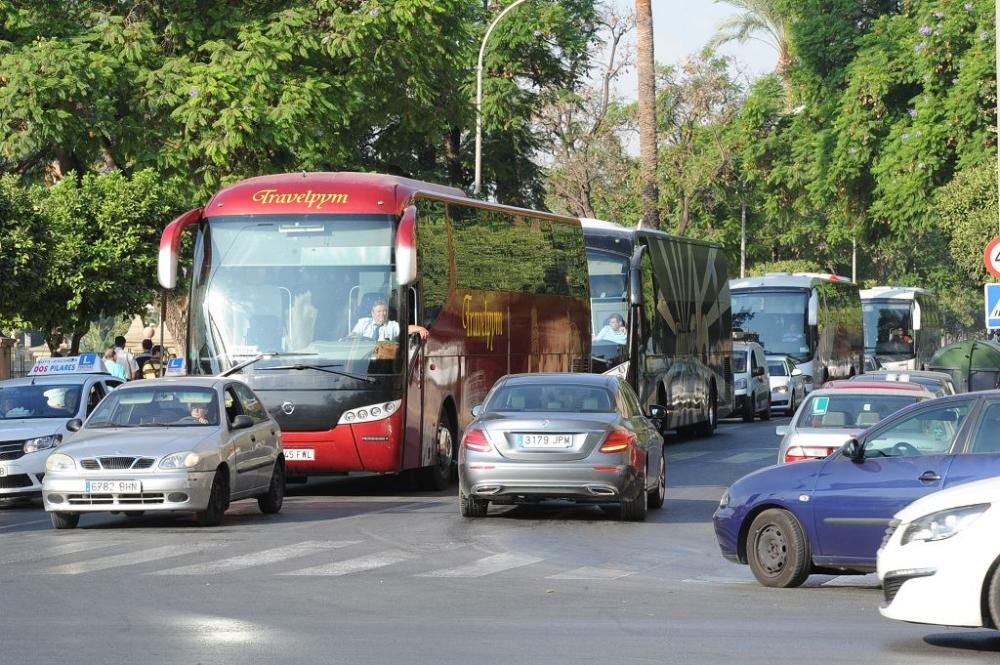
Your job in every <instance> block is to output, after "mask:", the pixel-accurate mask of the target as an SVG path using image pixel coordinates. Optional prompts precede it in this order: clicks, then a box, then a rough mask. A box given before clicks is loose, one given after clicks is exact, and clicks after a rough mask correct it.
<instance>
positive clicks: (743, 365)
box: [733, 351, 747, 374]
mask: <svg viewBox="0 0 1000 665" xmlns="http://www.w3.org/2000/svg"><path fill="white" fill-rule="evenodd" d="M746 371H747V352H746V351H733V373H734V374H742V373H743V372H746Z"/></svg>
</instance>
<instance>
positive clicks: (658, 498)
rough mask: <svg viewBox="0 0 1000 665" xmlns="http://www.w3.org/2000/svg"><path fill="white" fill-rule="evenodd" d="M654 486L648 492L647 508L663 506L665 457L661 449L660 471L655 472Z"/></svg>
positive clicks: (665, 472)
mask: <svg viewBox="0 0 1000 665" xmlns="http://www.w3.org/2000/svg"><path fill="white" fill-rule="evenodd" d="M656 476H657V478H656V487H655V488H654V489H653V490H652V491H651V492H650V493H649V497H648V498H647V499H646V505H647V506H648V507H649V508H653V509H659V508H662V507H663V500H664V499H666V498H667V459H666V456H665V455H664V454H663V451H662V449H661V453H660V472H659V473H658V474H656Z"/></svg>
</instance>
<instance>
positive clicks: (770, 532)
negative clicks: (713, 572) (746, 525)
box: [746, 508, 811, 589]
mask: <svg viewBox="0 0 1000 665" xmlns="http://www.w3.org/2000/svg"><path fill="white" fill-rule="evenodd" d="M746 548H747V560H748V561H749V563H750V570H751V572H753V576H754V577H756V578H757V581H758V582H760V583H761V584H763V585H764V586H769V587H779V588H783V589H787V588H791V587H797V586H799V585H801V584H802V583H803V582H805V581H806V578H807V577H809V570H810V567H811V556H810V554H809V541H808V540H806V537H805V534H804V533H803V532H802V526H801V525H800V524H799V521H798V520H797V519H795V516H794V515H792V514H791V513H789V512H788V511H787V510H780V509H777V508H772V509H770V510H765V511H764V512H762V513H761V514H760V515H758V516H757V517H756V518H755V519H754V521H753V523H752V524H751V525H750V532H749V533H748V534H747V542H746Z"/></svg>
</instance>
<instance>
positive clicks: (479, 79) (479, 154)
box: [472, 0, 528, 196]
mask: <svg viewBox="0 0 1000 665" xmlns="http://www.w3.org/2000/svg"><path fill="white" fill-rule="evenodd" d="M527 1H528V0H517V1H516V2H514V3H513V4H511V5H510V6H509V7H507V8H506V9H504V10H503V11H502V12H500V15H499V16H497V17H496V18H495V19H493V23H490V27H489V28H487V29H486V34H485V35H483V43H482V45H481V46H480V47H479V61H478V63H477V64H476V182H475V184H474V185H473V186H472V191H473V193H474V194H476V195H477V196H478V195H479V193H480V192H481V191H482V184H483V56H484V55H485V54H486V42H487V41H488V40H489V38H490V34H492V33H493V28H495V27H497V23H499V22H500V20H501V19H502V18H503V17H504V16H506V15H507V14H508V13H510V10H512V9H514V8H515V7H517V6H518V5H520V4H523V3H525V2H527Z"/></svg>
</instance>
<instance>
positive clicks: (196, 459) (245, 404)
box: [42, 377, 285, 529]
mask: <svg viewBox="0 0 1000 665" xmlns="http://www.w3.org/2000/svg"><path fill="white" fill-rule="evenodd" d="M69 428H70V430H76V431H77V433H76V434H74V435H73V438H72V440H71V441H69V442H68V443H65V444H63V445H62V446H61V447H60V448H59V449H58V450H57V451H55V452H53V453H52V454H51V455H49V457H48V459H47V460H46V461H45V479H44V481H43V483H42V499H43V500H44V502H45V510H46V511H47V512H48V513H49V516H50V518H51V520H52V526H54V527H55V528H57V529H72V528H74V527H76V525H77V523H78V522H79V520H80V515H81V513H85V512H124V513H143V512H147V511H156V512H160V511H168V512H190V513H194V514H195V515H196V517H197V519H198V522H199V523H200V524H201V525H203V526H217V525H218V524H220V523H221V522H222V516H223V513H225V511H226V509H227V508H228V507H229V503H230V502H231V501H236V500H238V499H249V498H256V499H257V501H258V503H259V505H260V509H261V511H262V512H264V513H277V512H278V511H279V510H281V505H282V501H283V499H284V493H285V458H284V455H283V453H282V450H281V432H280V430H279V429H278V423H277V422H275V420H274V419H273V418H272V417H271V416H270V415H269V414H268V412H267V411H266V410H265V409H264V406H263V405H262V404H261V401H260V399H259V398H258V397H257V395H256V394H255V393H254V392H253V391H252V390H251V389H250V388H249V387H248V386H247V385H246V384H244V383H240V382H239V381H236V380H233V379H228V378H225V377H183V378H178V379H172V378H166V379H149V380H145V381H132V382H130V383H127V384H125V385H124V386H121V387H120V388H118V389H117V390H115V391H114V392H113V393H111V394H110V395H108V396H107V397H106V398H105V399H104V401H102V402H101V403H100V405H99V406H98V407H97V409H96V410H95V411H94V412H93V413H92V414H91V415H90V417H89V418H88V419H87V422H86V424H83V423H81V422H80V421H79V420H75V421H72V422H71V423H70V424H69Z"/></svg>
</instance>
